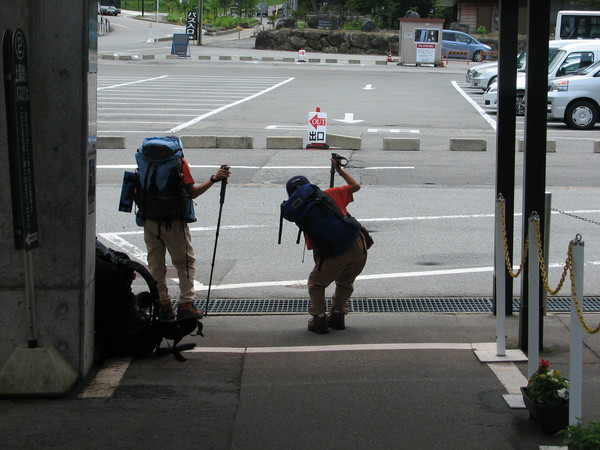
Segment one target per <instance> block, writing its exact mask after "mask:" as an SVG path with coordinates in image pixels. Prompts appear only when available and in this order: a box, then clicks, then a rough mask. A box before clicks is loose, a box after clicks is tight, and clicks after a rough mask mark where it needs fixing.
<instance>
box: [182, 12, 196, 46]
mask: <svg viewBox="0 0 600 450" xmlns="http://www.w3.org/2000/svg"><path fill="white" fill-rule="evenodd" d="M197 28H198V11H188V13H187V24H186V26H185V32H186V34H187V35H188V39H189V40H190V41H195V40H196V39H197V38H198V34H197V33H198V32H197Z"/></svg>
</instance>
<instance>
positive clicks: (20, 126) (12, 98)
mask: <svg viewBox="0 0 600 450" xmlns="http://www.w3.org/2000/svg"><path fill="white" fill-rule="evenodd" d="M2 50H3V65H4V90H5V92H6V117H7V122H8V156H9V158H8V159H9V166H10V186H11V201H12V213H13V229H14V244H15V249H17V250H21V249H25V251H28V250H31V249H33V248H36V247H38V245H39V242H38V225H37V210H36V202H35V180H34V176H33V175H34V170H33V149H32V143H31V111H30V105H29V100H30V92H29V68H28V64H27V43H26V40H25V35H24V34H23V32H22V31H21V30H19V29H18V30H16V31H15V33H14V35H13V33H12V31H11V30H6V31H5V32H4V36H3V38H2Z"/></svg>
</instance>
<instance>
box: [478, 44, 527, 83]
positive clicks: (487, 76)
mask: <svg viewBox="0 0 600 450" xmlns="http://www.w3.org/2000/svg"><path fill="white" fill-rule="evenodd" d="M526 60H527V53H526V52H521V53H519V56H517V70H521V69H523V68H525V61H526ZM496 78H498V63H497V62H493V63H485V64H478V65H476V66H473V67H472V68H471V69H469V70H467V76H466V80H467V83H469V84H470V85H471V87H474V88H480V89H482V90H484V91H485V90H486V89H487V88H489V87H490V86H491V85H492V83H494V82H495V81H496Z"/></svg>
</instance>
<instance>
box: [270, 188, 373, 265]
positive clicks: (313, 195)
mask: <svg viewBox="0 0 600 450" xmlns="http://www.w3.org/2000/svg"><path fill="white" fill-rule="evenodd" d="M283 219H286V220H288V221H290V222H294V223H295V224H296V225H297V226H298V228H299V233H298V239H297V241H296V243H299V242H300V232H304V233H305V234H306V235H307V236H308V237H310V239H311V240H312V241H313V243H314V245H315V248H316V249H317V251H318V255H319V256H320V257H321V258H329V257H334V256H338V255H341V254H342V253H345V252H347V251H348V250H350V248H351V247H352V245H354V243H355V242H356V238H357V237H358V234H359V233H360V229H361V225H360V222H358V220H356V219H355V218H354V217H352V216H351V215H350V214H348V215H345V214H344V213H343V212H342V210H341V209H340V207H339V206H338V204H337V203H336V202H335V200H334V199H333V198H331V196H330V195H329V194H327V193H326V192H323V191H322V190H321V189H320V188H319V187H318V186H317V185H314V184H312V183H308V184H304V185H302V186H300V187H298V188H297V189H296V190H295V191H294V192H293V193H292V195H290V197H289V198H288V199H287V200H285V201H284V202H283V203H282V204H281V215H280V218H279V243H280V244H281V232H282V228H283Z"/></svg>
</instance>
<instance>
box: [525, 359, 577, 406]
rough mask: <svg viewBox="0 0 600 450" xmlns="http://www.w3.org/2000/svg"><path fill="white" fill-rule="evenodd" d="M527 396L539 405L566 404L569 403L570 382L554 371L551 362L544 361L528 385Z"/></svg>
mask: <svg viewBox="0 0 600 450" xmlns="http://www.w3.org/2000/svg"><path fill="white" fill-rule="evenodd" d="M526 394H527V397H529V399H530V400H531V401H532V402H533V403H535V404H537V405H547V406H554V405H561V404H565V403H567V402H568V401H569V380H568V379H566V378H565V377H563V376H562V375H561V373H560V372H559V371H558V370H555V369H552V368H551V367H550V362H549V361H547V360H545V359H542V360H541V363H540V365H539V367H538V370H537V371H536V372H535V373H534V374H533V375H532V376H531V378H530V379H529V382H528V383H527V389H526Z"/></svg>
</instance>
